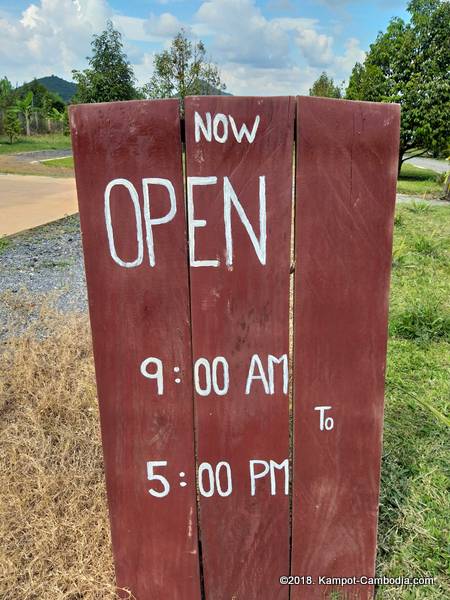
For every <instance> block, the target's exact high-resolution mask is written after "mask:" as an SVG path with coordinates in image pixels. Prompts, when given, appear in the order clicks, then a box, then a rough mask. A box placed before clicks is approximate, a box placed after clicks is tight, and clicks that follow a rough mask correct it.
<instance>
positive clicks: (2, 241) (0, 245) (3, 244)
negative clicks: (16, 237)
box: [0, 237, 11, 254]
mask: <svg viewBox="0 0 450 600" xmlns="http://www.w3.org/2000/svg"><path fill="white" fill-rule="evenodd" d="M10 245H11V240H9V239H8V238H7V237H0V254H1V253H2V252H3V251H4V250H6V248H8V247H9V246H10Z"/></svg>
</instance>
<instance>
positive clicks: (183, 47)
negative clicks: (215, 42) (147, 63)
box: [144, 29, 225, 100]
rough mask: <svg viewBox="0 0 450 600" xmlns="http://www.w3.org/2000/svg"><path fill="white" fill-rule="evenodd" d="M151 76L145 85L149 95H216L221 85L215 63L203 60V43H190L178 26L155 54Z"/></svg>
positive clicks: (222, 84) (155, 96) (204, 57)
mask: <svg viewBox="0 0 450 600" xmlns="http://www.w3.org/2000/svg"><path fill="white" fill-rule="evenodd" d="M154 67H155V71H154V75H153V77H152V78H151V80H150V83H148V84H147V85H146V86H145V88H144V89H145V92H146V94H147V95H148V96H149V97H150V98H180V100H184V98H185V97H186V96H194V95H196V96H208V95H210V94H220V93H221V92H223V91H224V90H225V84H224V83H222V81H221V79H220V74H219V70H218V68H217V65H215V64H214V63H212V62H210V61H208V60H207V57H206V49H205V46H204V44H203V42H201V41H200V42H198V43H196V44H194V43H192V42H191V41H190V40H189V39H188V38H187V36H186V32H185V31H184V30H183V29H182V30H181V31H180V32H179V33H178V34H177V35H176V36H175V38H174V39H173V40H172V44H171V46H170V48H169V50H164V51H163V52H161V53H159V54H156V56H155V58H154Z"/></svg>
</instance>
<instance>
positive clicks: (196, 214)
mask: <svg viewBox="0 0 450 600" xmlns="http://www.w3.org/2000/svg"><path fill="white" fill-rule="evenodd" d="M208 115H210V116H208ZM258 117H259V118H258ZM196 119H197V121H196ZM196 123H197V125H196ZM243 124H246V125H247V128H248V132H249V133H248V135H245V134H244V133H242V130H241V127H242V126H243ZM293 130H294V99H293V98H289V97H285V98H225V97H214V98H211V97H209V98H207V97H193V98H188V99H187V100H186V149H187V154H186V159H187V176H188V180H187V190H188V207H189V206H190V209H189V210H191V229H190V251H191V259H190V262H191V269H190V276H191V309H192V348H193V358H194V373H195V369H196V366H195V365H196V364H197V368H198V373H199V385H200V390H206V391H207V385H206V380H205V377H206V369H209V366H211V367H212V366H213V363H214V359H215V358H216V357H223V358H224V359H225V360H226V361H227V365H228V369H229V388H228V390H227V391H226V393H224V394H223V395H221V393H222V391H223V389H224V384H223V370H224V367H223V364H224V363H223V361H222V359H219V360H216V362H215V366H216V367H217V372H218V382H217V384H216V388H214V385H213V383H214V381H213V382H212V389H211V392H210V393H205V392H204V391H203V392H200V393H199V392H198V391H197V392H196V393H195V406H196V422H197V439H198V442H197V452H198V463H199V471H200V474H199V483H200V529H201V536H200V537H201V542H202V549H203V568H204V583H205V591H206V598H210V599H214V600H220V599H227V600H229V599H231V598H233V599H235V600H237V599H242V600H249V599H250V598H258V599H259V600H264V599H267V600H275V599H285V598H287V597H288V589H287V588H286V587H282V586H281V585H280V584H279V577H280V575H282V574H287V573H288V565H289V498H288V495H286V493H285V482H286V485H287V483H288V464H287V462H285V461H287V459H288V457H289V408H288V395H287V390H286V389H285V390H284V391H283V364H274V365H273V367H274V374H275V377H274V380H275V382H274V393H273V394H271V393H270V389H269V384H267V385H268V391H269V393H267V391H265V389H264V385H263V382H262V380H261V379H255V380H250V382H249V389H248V391H249V393H248V394H246V382H247V379H248V374H249V371H250V365H251V364H252V360H253V361H254V363H253V365H254V367H255V375H256V374H259V370H258V365H257V364H256V363H257V361H258V360H259V359H260V360H261V365H260V366H261V367H263V369H264V372H265V377H267V371H268V356H274V357H276V358H280V357H282V356H283V355H285V356H287V354H288V330H289V267H290V231H291V203H292V197H291V196H292V191H291V190H292V148H293ZM240 133H242V136H241V135H240ZM209 140H210V141H209ZM197 177H200V178H202V177H203V178H213V179H209V180H208V179H204V180H198V179H194V178H197ZM215 178H216V179H215ZM201 184H203V185H201ZM264 185H265V193H264ZM230 186H231V187H230ZM190 198H191V199H192V200H191V202H190ZM261 198H263V199H264V198H265V201H266V219H267V225H266V227H267V241H266V249H265V250H264V247H263V246H264V244H263V241H262V237H261V231H263V229H262V230H261V227H260V225H261V223H262V220H261V212H260V211H262V212H263V213H264V210H263V209H262V208H261V207H262V206H263V204H264V203H263V201H261ZM238 202H239V203H240V204H239V206H241V209H242V211H244V212H245V215H246V216H247V218H248V221H249V223H250V224H251V227H252V228H253V229H252V233H253V235H254V238H255V239H254V240H253V242H252V241H251V238H250V234H249V231H248V230H247V229H249V224H248V223H247V228H246V226H245V225H244V222H245V218H244V217H243V215H242V214H241V215H240V214H239V211H240V210H241V209H239V206H238ZM202 220H203V221H202ZM227 231H228V234H229V236H228V238H227V235H226V232H227ZM263 237H264V236H263ZM226 239H228V242H227V241H226ZM231 244H232V250H231ZM201 261H210V262H209V264H208V263H206V264H205V263H202V262H201ZM255 355H257V356H258V358H252V357H254V356H255ZM199 359H206V360H203V361H200V362H198V363H197V361H198V360H199ZM212 371H214V369H213V368H212ZM286 379H287V374H286ZM250 384H251V385H250ZM252 460H258V461H265V463H252V465H251V466H252V469H253V473H254V475H255V474H256V475H258V474H260V473H263V472H264V471H265V470H266V469H270V465H272V472H273V483H274V485H275V483H276V485H277V487H276V490H274V495H271V487H270V485H271V484H270V473H271V471H270V470H269V473H268V474H267V475H265V476H264V477H260V478H257V479H255V478H253V479H254V495H252V493H251V476H250V461H252ZM271 460H272V461H275V462H273V463H272V464H271V463H270V461H271ZM222 461H224V462H226V463H227V464H229V466H230V470H231V474H232V475H231V477H232V492H231V493H230V495H227V494H228V492H229V491H230V490H229V489H228V486H227V476H226V475H227V472H226V469H227V468H228V467H227V466H226V465H222V467H220V468H219V475H220V477H221V479H220V485H221V486H222V492H225V493H224V494H223V495H222V496H221V495H220V493H219V491H218V489H217V485H216V486H215V492H214V493H213V494H212V495H211V496H208V494H209V493H210V486H209V470H208V469H209V467H208V466H207V465H206V466H203V467H202V464H204V463H207V464H208V465H212V469H213V471H214V473H213V474H214V477H215V469H216V465H218V464H219V463H221V462H222ZM275 463H277V464H278V465H283V464H284V467H285V468H286V471H283V468H284V467H281V468H280V469H276V468H275ZM202 484H203V486H204V489H203V495H202V487H201V486H202Z"/></svg>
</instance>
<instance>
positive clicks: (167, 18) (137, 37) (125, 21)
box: [113, 13, 189, 43]
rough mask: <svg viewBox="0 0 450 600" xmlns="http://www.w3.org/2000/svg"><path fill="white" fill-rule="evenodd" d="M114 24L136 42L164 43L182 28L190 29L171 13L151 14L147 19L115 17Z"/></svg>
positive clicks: (127, 37)
mask: <svg viewBox="0 0 450 600" xmlns="http://www.w3.org/2000/svg"><path fill="white" fill-rule="evenodd" d="M113 22H114V25H115V26H116V27H118V28H119V29H120V31H121V32H122V33H123V35H124V37H125V38H126V39H129V40H133V41H136V42H153V43H155V42H156V43H157V42H164V41H166V40H167V39H171V38H173V37H174V36H175V35H176V34H177V33H178V32H179V31H180V29H181V28H182V27H184V28H185V29H189V27H188V26H186V25H184V24H183V23H182V22H181V21H179V20H178V19H177V17H175V16H174V15H172V14H171V13H163V14H162V15H154V14H150V16H149V17H148V18H147V19H141V18H138V17H127V16H125V15H114V17H113Z"/></svg>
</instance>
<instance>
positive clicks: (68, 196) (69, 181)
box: [0, 175, 78, 236]
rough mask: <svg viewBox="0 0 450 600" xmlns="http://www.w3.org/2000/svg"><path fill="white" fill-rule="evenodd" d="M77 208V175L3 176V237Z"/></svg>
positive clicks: (0, 222) (0, 191) (0, 220)
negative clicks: (66, 176) (75, 177)
mask: <svg viewBox="0 0 450 600" xmlns="http://www.w3.org/2000/svg"><path fill="white" fill-rule="evenodd" d="M77 211H78V204H77V195H76V190H75V179H74V178H55V177H44V176H34V175H0V236H2V235H11V234H12V233H17V232H18V231H23V230H24V229H30V228H31V227H36V226H37V225H42V224H44V223H48V222H50V221H56V219H61V218H62V217H64V216H65V215H72V214H74V213H76V212H77Z"/></svg>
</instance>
